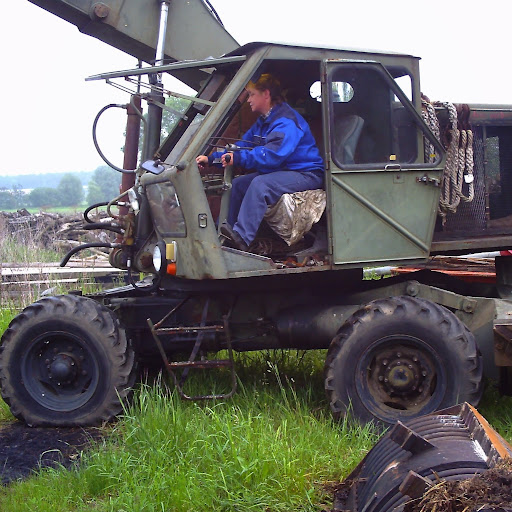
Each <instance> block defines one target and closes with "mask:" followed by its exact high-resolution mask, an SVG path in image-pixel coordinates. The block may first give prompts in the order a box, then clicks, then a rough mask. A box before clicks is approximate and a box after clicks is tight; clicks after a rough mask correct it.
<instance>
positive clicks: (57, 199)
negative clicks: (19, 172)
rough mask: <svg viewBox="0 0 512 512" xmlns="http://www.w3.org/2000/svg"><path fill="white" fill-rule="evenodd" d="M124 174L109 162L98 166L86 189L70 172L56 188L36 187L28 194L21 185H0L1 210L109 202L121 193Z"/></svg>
mask: <svg viewBox="0 0 512 512" xmlns="http://www.w3.org/2000/svg"><path fill="white" fill-rule="evenodd" d="M120 184H121V174H120V173H118V172H116V171H114V170H113V169H111V168H110V167H108V166H107V165H102V166H100V167H97V168H96V169H95V170H94V172H93V174H92V177H91V179H90V180H89V182H88V184H87V193H85V192H84V187H83V185H82V181H81V180H80V178H79V177H78V176H76V175H73V174H71V173H68V174H64V176H62V178H61V179H60V181H59V184H58V185H57V187H36V188H34V189H32V190H31V191H30V193H28V194H26V193H24V192H23V190H22V187H21V185H19V184H16V185H13V186H12V187H11V188H7V187H0V210H16V209H19V208H27V207H34V208H51V207H56V206H68V207H72V206H80V205H81V204H82V203H83V201H84V199H85V200H86V202H87V204H94V203H101V202H104V201H109V200H110V199H113V198H114V197H116V196H117V195H119V186H120Z"/></svg>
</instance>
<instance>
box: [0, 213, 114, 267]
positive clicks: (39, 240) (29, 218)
mask: <svg viewBox="0 0 512 512" xmlns="http://www.w3.org/2000/svg"><path fill="white" fill-rule="evenodd" d="M95 220H96V221H97V222H109V221H111V220H112V219H111V218H110V217H108V216H107V214H106V213H105V212H101V213H100V214H98V215H97V216H96V218H95ZM85 224H86V222H85V220H84V218H83V216H82V214H79V213H77V214H74V215H63V214H60V213H50V212H39V213H35V214H32V213H29V212H28V211H27V210H25V209H22V210H18V211H17V212H14V213H8V212H0V226H1V227H2V231H4V235H8V236H10V237H12V238H14V239H16V240H17V241H19V242H21V243H23V244H29V245H31V246H33V247H41V248H45V249H50V250H56V251H59V252H61V253H63V252H67V251H68V250H70V249H71V248H73V247H75V246H77V245H79V244H84V243H88V242H103V243H108V242H113V241H114V238H115V234H113V233H112V232H110V231H106V230H105V231H104V230H101V229H94V230H85V229H83V226H84V225H85ZM91 252H94V253H96V254H97V255H99V256H103V257H105V258H106V257H107V256H108V249H104V250H103V249H102V248H99V249H96V248H93V249H91Z"/></svg>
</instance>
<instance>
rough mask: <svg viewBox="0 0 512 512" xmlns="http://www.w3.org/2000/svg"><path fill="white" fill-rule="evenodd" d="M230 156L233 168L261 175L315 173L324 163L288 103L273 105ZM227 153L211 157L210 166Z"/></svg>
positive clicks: (304, 126)
mask: <svg viewBox="0 0 512 512" xmlns="http://www.w3.org/2000/svg"><path fill="white" fill-rule="evenodd" d="M237 146H240V147H243V148H247V147H252V148H253V149H241V150H239V151H235V152H234V153H233V160H234V161H233V164H234V165H239V166H241V167H243V168H244V169H249V170H256V171H258V172H261V173H269V172H274V171H285V170H291V171H315V170H321V171H323V169H324V162H323V160H322V157H321V156H320V152H319V151H318V148H317V147H316V143H315V139H314V138H313V134H312V133H311V129H310V128H309V125H308V123H307V122H306V121H305V119H304V118H303V117H302V116H301V115H300V114H299V113H298V112H297V111H296V110H294V109H293V108H292V107H290V105H288V103H281V104H278V105H275V106H274V107H273V109H272V111H271V112H270V115H269V116H268V117H267V118H265V117H263V116H260V117H259V118H258V120H257V121H256V122H255V123H254V124H253V125H252V126H251V128H250V129H249V130H248V131H247V132H246V133H245V134H244V135H243V137H242V140H241V141H239V142H237ZM225 152H226V151H222V152H215V153H212V154H211V155H210V156H209V157H208V159H209V163H210V165H211V164H212V162H213V160H214V159H215V158H220V157H221V155H223V154H224V153H225Z"/></svg>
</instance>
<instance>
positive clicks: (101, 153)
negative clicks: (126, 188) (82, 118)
mask: <svg viewBox="0 0 512 512" xmlns="http://www.w3.org/2000/svg"><path fill="white" fill-rule="evenodd" d="M109 108H124V109H126V105H120V104H118V103H110V104H109V105H105V106H104V107H103V108H102V109H101V110H100V111H99V112H98V113H97V114H96V117H95V118H94V123H92V140H93V142H94V147H95V148H96V151H97V152H98V154H99V155H100V157H101V159H102V160H103V161H104V162H105V163H106V164H107V165H108V166H109V167H112V169H114V170H115V171H118V172H122V173H124V174H134V173H135V172H136V171H135V170H128V169H122V168H121V167H117V165H114V164H113V163H112V162H110V161H109V160H108V159H107V157H106V156H105V155H104V154H103V152H102V151H101V149H100V146H99V145H98V140H97V138H96V126H97V125H98V120H99V118H100V117H101V115H102V114H103V112H105V111H106V110H108V109H109Z"/></svg>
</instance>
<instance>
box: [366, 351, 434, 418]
mask: <svg viewBox="0 0 512 512" xmlns="http://www.w3.org/2000/svg"><path fill="white" fill-rule="evenodd" d="M435 382H436V370H435V365H434V364H433V362H432V360H431V358H430V357H429V356H428V355H427V353H426V352H425V351H423V350H421V349H417V348H416V347H414V346H412V345H401V344H400V345H394V346H391V347H390V348H386V349H385V350H381V351H379V352H378V353H377V354H376V355H374V358H373V360H372V361H371V363H370V366H369V367H368V386H369V390H370V392H371V393H372V395H373V396H374V398H375V399H376V400H377V402H378V403H381V404H384V405H386V406H387V407H390V408H393V409H399V410H404V411H405V410H407V411H412V410H416V409H417V408H418V407H422V405H423V404H425V403H427V402H428V401H429V400H430V397H431V394H432V392H433V389H434V387H435Z"/></svg>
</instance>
